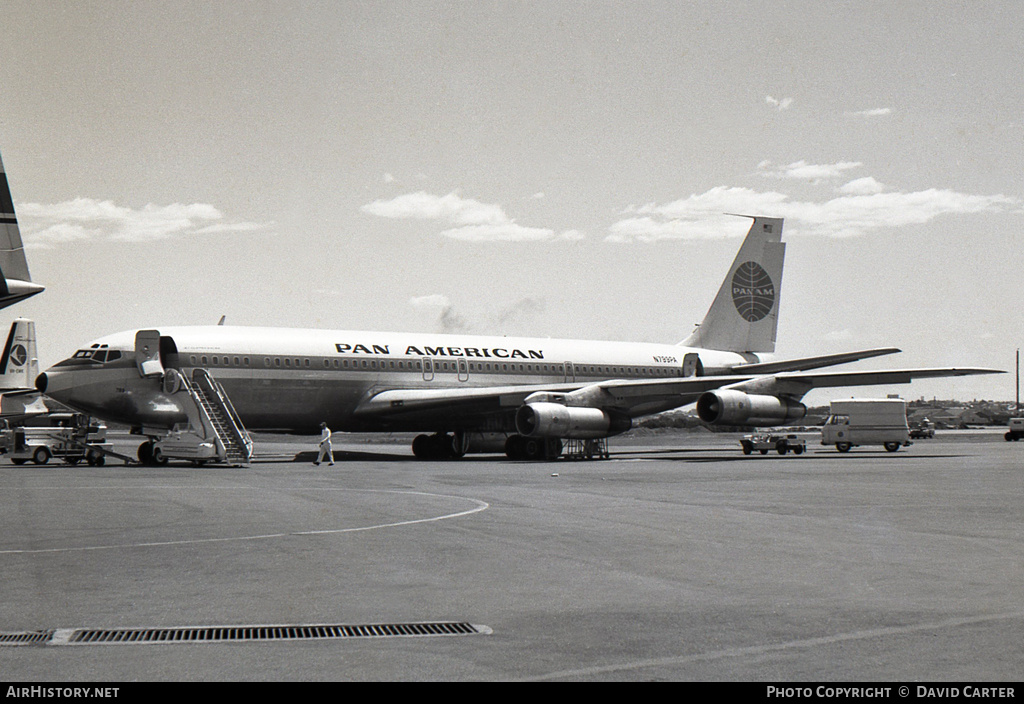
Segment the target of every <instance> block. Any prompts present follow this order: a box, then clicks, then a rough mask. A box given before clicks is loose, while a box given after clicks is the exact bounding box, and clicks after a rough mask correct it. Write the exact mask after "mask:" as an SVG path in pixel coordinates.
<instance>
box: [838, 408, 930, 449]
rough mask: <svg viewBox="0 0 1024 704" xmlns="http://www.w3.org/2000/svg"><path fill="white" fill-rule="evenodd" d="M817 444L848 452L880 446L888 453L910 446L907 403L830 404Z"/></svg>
mask: <svg viewBox="0 0 1024 704" xmlns="http://www.w3.org/2000/svg"><path fill="white" fill-rule="evenodd" d="M821 444H822V445H835V446H836V449H837V450H839V451H840V452H849V451H850V448H852V447H854V446H856V445H881V446H882V447H884V448H885V449H886V450H887V451H888V452H896V451H897V450H899V449H900V447H906V446H908V445H910V444H911V443H910V427H909V426H908V425H907V402H906V401H904V400H903V399H898V398H885V399H872V398H851V399H845V400H842V401H832V403H831V406H830V414H829V417H828V419H827V420H826V421H825V424H824V425H823V426H821Z"/></svg>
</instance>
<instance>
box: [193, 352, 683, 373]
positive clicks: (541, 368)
mask: <svg viewBox="0 0 1024 704" xmlns="http://www.w3.org/2000/svg"><path fill="white" fill-rule="evenodd" d="M272 359H273V361H271V360H272ZM350 361H351V364H349V362H350ZM191 362H192V364H194V365H195V364H201V365H202V366H204V367H205V366H207V365H210V366H214V367H218V366H225V367H231V366H234V367H238V366H243V367H248V366H250V363H249V358H248V357H237V356H236V357H229V356H227V355H224V356H223V357H222V356H220V355H211V356H207V355H191ZM323 363H324V368H325V369H329V368H331V367H332V366H333V367H334V368H335V369H360V368H361V369H374V370H375V369H388V368H390V369H399V370H405V369H409V370H410V371H411V370H415V371H422V370H423V363H422V362H421V361H419V360H410V361H409V363H408V364H409V366H408V367H407V366H406V363H405V362H394V361H389V362H385V361H381V362H380V364H379V365H378V363H377V360H375V359H374V360H366V359H362V360H355V359H353V360H348V359H333V360H332V359H328V358H324V360H323ZM396 365H397V366H396ZM263 366H264V367H265V368H267V369H269V368H270V367H271V366H273V367H285V368H292V369H298V368H303V367H305V368H307V369H311V368H312V364H311V362H310V360H309V358H308V357H303V358H299V357H284V358H282V357H274V358H271V357H264V358H263ZM466 369H467V371H477V372H491V371H493V372H507V371H513V372H514V371H520V372H522V371H526V372H538V373H541V374H563V375H564V374H565V366H564V365H562V364H550V365H549V364H521V363H520V364H516V363H507V362H501V363H499V362H494V367H493V369H492V368H491V362H469V363H467V365H466ZM433 371H435V372H446V371H453V372H454V371H458V365H457V363H456V362H451V363H449V362H444V361H440V360H435V361H434V362H433ZM575 373H576V374H578V375H581V376H582V375H586V374H632V375H634V376H636V375H642V376H676V375H677V373H678V372H677V370H676V369H675V368H667V367H605V366H598V365H588V364H581V365H578V366H577V367H575Z"/></svg>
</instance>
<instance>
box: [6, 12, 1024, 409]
mask: <svg viewBox="0 0 1024 704" xmlns="http://www.w3.org/2000/svg"><path fill="white" fill-rule="evenodd" d="M0 13H2V16H3V17H4V21H3V23H0V154H2V155H3V163H4V166H5V167H6V171H7V175H8V179H9V182H10V187H11V191H12V196H13V198H14V202H15V206H16V209H17V214H18V219H19V222H20V224H21V229H22V237H23V239H24V242H25V246H26V252H27V255H28V261H29V268H30V270H31V273H32V278H33V281H35V282H37V283H41V284H43V285H45V286H46V287H47V288H46V291H45V292H44V293H42V294H40V295H38V296H36V297H34V298H32V299H29V300H27V301H25V302H23V303H20V304H18V305H16V306H13V307H10V308H7V309H5V310H4V311H3V313H4V314H5V317H6V318H7V319H13V318H14V317H16V316H24V317H28V318H31V319H33V320H35V321H36V327H37V333H38V336H39V357H40V365H41V368H43V369H45V368H46V367H47V366H49V365H51V364H53V363H55V362H57V361H59V360H60V359H62V358H64V357H66V356H69V355H70V354H71V353H73V352H74V351H75V350H76V349H77V348H79V347H82V346H84V345H85V343H86V342H88V341H90V340H92V339H94V338H97V337H100V336H103V335H106V334H109V333H113V332H117V331H120V330H127V329H134V328H139V327H157V328H159V327H160V326H161V325H164V326H167V325H189V324H214V323H216V322H217V321H218V320H219V319H220V317H221V316H226V322H227V324H235V325H265V326H284V327H314V328H331V329H351V330H378V331H396V330H397V331H418V332H468V333H481V334H498V335H529V336H536V337H560V338H576V339H597V340H624V341H644V342H664V343H676V342H679V341H680V340H682V339H683V338H685V337H686V336H687V335H688V334H689V333H690V332H691V331H692V329H693V326H694V324H695V323H697V322H698V321H699V320H700V319H701V318H702V317H703V316H704V313H705V312H706V311H707V308H708V307H709V306H710V304H711V300H712V298H713V297H714V295H715V292H716V291H717V289H718V286H719V284H720V283H721V281H722V279H723V278H724V276H725V273H726V271H727V269H728V267H729V264H730V263H731V261H732V259H733V257H734V255H735V253H736V250H737V249H738V247H739V245H740V242H741V241H742V238H743V236H744V234H745V233H746V230H747V228H748V227H749V221H748V220H745V219H742V218H737V217H732V216H729V215H726V213H740V214H760V215H765V216H771V217H782V218H785V229H784V233H783V240H784V241H785V242H786V243H787V252H786V254H787V256H786V266H785V277H784V281H783V284H782V287H781V312H780V323H779V330H778V346H777V350H776V351H777V353H778V355H779V356H781V357H794V356H806V355H816V354H827V353H833V352H842V351H847V350H853V349H863V348H870V347H884V346H896V347H900V348H901V349H902V350H903V353H902V354H899V355H895V356H892V357H883V358H880V359H875V360H869V361H867V362H861V363H858V364H856V365H851V366H850V367H849V368H851V369H853V368H892V367H934V366H984V367H996V368H1000V369H1006V370H1008V371H1009V373H1008V374H1004V375H997V376H985V377H972V378H968V379H954V380H948V379H947V380H927V381H918V382H914V383H913V384H911V385H909V386H908V385H899V386H895V387H892V388H878V387H875V388H871V389H868V390H861V389H842V390H835V391H814V392H812V393H811V394H809V395H808V396H807V399H806V400H807V401H808V402H810V403H822V402H824V401H825V400H827V399H828V398H840V397H848V396H850V395H861V396H863V395H884V394H885V393H900V394H901V395H902V396H903V397H904V398H909V399H914V398H920V397H925V398H929V399H930V398H933V397H937V398H959V399H962V400H971V399H996V400H1011V401H1012V400H1013V399H1014V396H1015V392H1016V390H1015V377H1014V373H1013V372H1014V363H1015V362H1014V355H1015V352H1016V350H1017V349H1018V348H1019V347H1020V346H1021V344H1022V342H1024V316H1022V309H1024V307H1022V305H1021V304H1022V300H1024V284H1022V268H1024V267H1022V265H1024V246H1022V242H1021V232H1022V226H1024V171H1022V169H1021V164H1022V163H1024V126H1022V122H1021V120H1022V115H1024V83H1022V82H1021V81H1020V80H1019V79H1018V74H1019V62H1020V57H1021V56H1022V55H1024V13H1021V12H1020V4H1019V3H1018V2H1016V1H1012V0H1011V1H1006V2H986V1H985V0H979V1H978V2H970V3H966V2H948V1H947V2H942V1H939V2H935V1H929V2H917V1H906V2H898V3H897V2H856V1H853V2H835V3H821V2H812V1H806V2H805V1H786V0H771V1H764V2H762V1H758V0H752V1H748V0H744V1H743V2H740V1H738V0H734V1H731V2H725V1H721V2H713V1H707V2H693V3H680V2H644V1H642V0H641V1H632V0H631V1H630V2H564V1H562V0H544V1H537V2H528V1H522V2H511V1H508V2H490V1H482V0H481V1H475V2H448V1H430V0H416V1H405V0H387V1H385V0H374V1H354V0H329V1H327V2H314V1H304V2H288V1H284V0H279V1H273V2H271V1H264V0H249V1H246V2H239V1H237V0H225V1H224V2H217V3H210V2H206V1H205V0H204V1H200V2H186V1H181V0H160V1H159V2H157V1H155V0H132V1H130V2H129V1H125V2H120V1H112V0H90V1H89V2H76V1H75V0H62V2H59V3H40V2H38V1H37V0H0ZM0 324H6V323H4V320H3V318H0Z"/></svg>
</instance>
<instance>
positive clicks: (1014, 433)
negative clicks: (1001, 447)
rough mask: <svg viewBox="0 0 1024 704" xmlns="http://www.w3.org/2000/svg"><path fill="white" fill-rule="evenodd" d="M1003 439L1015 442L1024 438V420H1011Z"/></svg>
mask: <svg viewBox="0 0 1024 704" xmlns="http://www.w3.org/2000/svg"><path fill="white" fill-rule="evenodd" d="M1003 437H1004V438H1006V440H1007V442H1009V441H1010V440H1013V441H1014V442H1016V441H1017V440H1020V439H1021V438H1024V418H1011V419H1010V423H1009V425H1008V426H1007V430H1006V435H1004V436H1003Z"/></svg>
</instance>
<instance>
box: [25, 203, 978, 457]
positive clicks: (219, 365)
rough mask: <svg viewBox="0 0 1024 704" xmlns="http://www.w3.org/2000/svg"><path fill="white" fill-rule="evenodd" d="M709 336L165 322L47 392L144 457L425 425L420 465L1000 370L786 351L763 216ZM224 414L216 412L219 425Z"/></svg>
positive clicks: (246, 450) (419, 441) (777, 270)
mask: <svg viewBox="0 0 1024 704" xmlns="http://www.w3.org/2000/svg"><path fill="white" fill-rule="evenodd" d="M752 220H753V224H752V225H751V228H750V231H749V232H748V233H747V236H746V239H745V240H744V241H743V244H742V246H741V247H740V250H739V253H738V254H737V256H736V258H735V260H734V262H733V264H732V266H731V267H730V268H729V271H728V273H727V275H726V277H725V280H724V281H723V283H722V286H721V288H720V289H719V291H718V295H717V296H716V297H715V299H714V301H713V302H712V304H711V307H710V309H709V310H708V313H707V315H706V316H705V318H704V320H703V322H702V323H701V324H700V325H699V326H698V327H697V329H696V331H695V332H694V333H693V334H692V335H690V336H689V337H688V338H687V339H685V340H683V341H682V342H680V343H679V344H649V343H631V342H603V341H584V340H559V339H547V338H517V337H497V336H494V337H485V336H476V335H442V334H429V333H395V332H391V333H387V332H367V331H351V330H300V329H283V328H255V327H235V326H223V325H213V326H203V327H159V328H147V329H140V330H130V331H126V332H121V333H117V334H114V335H110V336H108V337H103V338H100V339H98V340H95V341H93V342H91V343H89V344H87V345H86V346H84V347H82V348H81V349H79V350H78V351H77V352H76V353H75V354H74V355H72V356H71V357H70V358H68V359H66V360H64V361H62V362H59V363H58V364H56V365H54V366H52V367H51V368H49V369H48V370H47V371H46V372H45V373H44V374H41V375H40V376H39V378H38V380H37V384H36V385H37V388H38V389H39V390H40V391H42V392H45V393H46V394H47V395H48V396H50V397H52V398H54V399H56V400H57V401H60V402H61V403H64V404H66V405H68V406H70V407H72V408H75V409H77V410H80V411H82V412H84V413H89V414H92V415H94V416H97V417H99V418H102V419H104V420H106V421H110V422H117V423H125V424H128V425H131V426H132V427H133V428H135V429H136V430H137V432H140V433H142V434H144V435H146V436H148V438H149V439H148V440H147V441H146V442H144V443H143V444H142V446H141V447H140V449H139V456H140V459H141V460H143V461H145V462H157V463H160V462H165V461H166V460H167V459H168V458H187V459H192V460H193V461H197V462H201V461H207V460H210V461H217V460H220V461H228V459H229V456H230V455H232V447H234V448H235V449H234V451H233V452H234V453H235V454H234V457H235V460H236V461H238V462H240V463H244V462H246V461H247V460H248V458H249V456H250V455H251V441H249V439H248V436H247V433H246V432H245V429H246V428H248V429H264V430H283V431H291V432H297V433H314V432H316V430H317V428H318V425H319V424H320V422H322V421H326V422H327V423H328V424H329V425H330V427H331V428H333V429H335V430H341V431H364V432H365V431H380V432H390V431H405V432H418V433H421V434H420V435H418V436H416V438H415V440H414V441H413V452H414V454H415V455H416V456H417V457H420V458H430V459H448V458H456V457H461V456H462V455H464V454H465V453H467V452H476V451H481V452H494V451H503V452H505V453H506V454H507V455H508V456H509V457H512V458H525V459H552V458H554V457H557V456H559V455H560V453H561V452H562V449H563V441H564V440H573V439H600V438H607V437H610V436H613V435H616V434H619V433H622V432H624V431H626V430H628V429H629V428H630V427H631V425H632V423H633V420H634V419H636V418H638V417H640V416H644V415H649V414H653V413H658V412H661V411H665V410H669V409H674V408H678V407H680V406H684V405H687V404H691V403H694V402H695V403H696V409H697V413H698V415H699V416H700V418H701V419H702V420H704V421H705V422H707V423H710V424H722V425H747V426H759V425H778V424H784V423H790V422H793V421H796V420H798V419H800V418H801V417H803V415H804V413H805V411H806V408H805V407H804V405H803V404H802V403H801V399H802V398H803V396H804V395H805V394H806V393H807V392H808V391H810V390H811V389H814V388H822V387H837V386H858V385H874V384H892V383H907V382H909V381H911V380H912V379H915V378H925V377H946V376H962V375H968V374H987V373H997V372H998V370H992V369H978V368H938V369H904V370H885V371H849V372H835V371H826V372H822V371H812V370H820V369H822V368H823V367H828V366H832V365H836V364H841V363H845V362H852V361H855V360H859V359H865V358H868V357H875V356H879V355H885V354H891V353H894V352H898V351H899V350H897V349H894V348H881V349H871V350H862V351H858V352H849V353H844V354H835V355H825V356H819V357H806V358H800V359H789V360H773V359H772V354H771V353H772V352H773V351H774V349H775V334H776V329H777V324H778V312H779V298H780V292H781V291H780V284H781V281H782V267H783V258H784V253H785V245H784V244H783V243H782V241H781V237H782V226H783V221H782V220H781V219H779V218H769V217H753V218H752ZM218 417H220V418H218Z"/></svg>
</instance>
